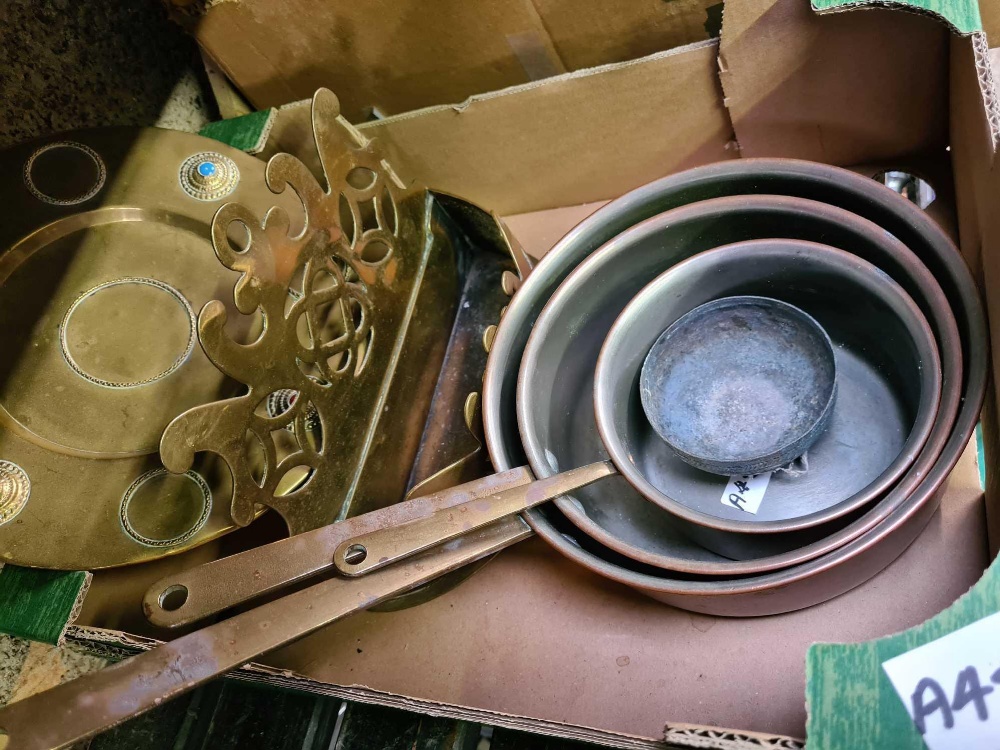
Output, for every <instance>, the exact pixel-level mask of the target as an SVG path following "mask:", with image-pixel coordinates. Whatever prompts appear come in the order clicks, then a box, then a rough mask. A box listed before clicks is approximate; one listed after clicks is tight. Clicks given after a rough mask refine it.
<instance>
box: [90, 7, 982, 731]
mask: <svg viewBox="0 0 1000 750" xmlns="http://www.w3.org/2000/svg"><path fill="white" fill-rule="evenodd" d="M817 4H821V5H823V6H824V7H826V6H830V5H831V4H832V3H830V2H823V3H817ZM230 5H239V4H229V3H225V4H219V5H218V6H217V7H219V8H222V7H225V6H230ZM250 5H251V7H255V6H254V5H253V4H250ZM951 20H952V23H954V24H955V26H957V30H958V31H960V32H965V33H964V34H960V33H955V29H949V28H948V27H947V26H946V25H945V24H944V23H942V21H941V19H939V18H935V17H929V16H927V15H916V14H909V13H903V12H899V11H891V10H883V9H870V10H865V11H863V12H862V11H854V12H849V13H836V14H824V15H817V14H816V13H814V12H813V11H812V10H811V9H810V8H809V6H808V5H807V3H806V2H805V1H804V0H738V1H733V2H730V3H729V4H728V5H727V6H726V9H725V15H724V21H723V28H722V37H721V40H720V42H718V43H717V42H715V41H707V42H699V43H695V44H692V45H689V46H686V47H681V48H677V49H672V50H669V51H665V52H658V53H656V54H652V55H649V56H647V57H644V58H639V59H635V60H630V61H628V62H625V63H618V64H612V65H606V66H602V67H598V68H593V69H588V70H582V71H578V72H575V73H567V74H564V75H561V76H557V77H553V78H549V79H547V80H544V81H539V82H535V83H530V84H526V85H521V86H516V87H514V88H510V89H505V90H501V91H496V92H493V93H488V94H483V95H479V96H474V97H472V98H470V99H468V100H466V101H464V102H463V103H462V104H459V105H454V106H438V107H432V108H429V109H424V110H420V111H416V112H410V113H406V114H402V115H398V116H395V117H391V118H388V119H385V120H382V121H379V122H374V123H369V124H367V125H365V126H364V130H365V132H366V133H367V134H368V135H374V136H377V137H378V138H380V139H381V140H382V141H383V142H384V143H386V144H387V145H388V146H389V147H390V148H391V149H392V150H393V151H394V152H395V160H394V164H396V167H397V172H398V173H399V174H401V175H402V176H403V177H404V179H410V180H418V181H420V182H423V183H426V184H428V185H433V186H434V187H436V188H438V189H442V190H445V191H448V192H452V193H456V194H459V195H462V196H464V197H466V198H468V199H470V200H472V201H474V202H477V203H480V204H481V205H484V206H488V207H491V208H494V209H496V210H498V211H499V212H501V213H503V214H506V215H507V216H508V217H509V220H508V221H509V225H510V226H511V228H512V229H513V231H514V233H515V234H516V235H517V236H518V238H519V239H520V240H521V241H522V242H523V243H524V244H525V246H526V248H527V249H528V250H529V252H532V253H533V254H535V255H540V254H542V253H544V251H545V250H547V249H548V248H549V247H551V245H552V244H553V243H554V242H555V241H556V240H557V239H558V238H559V237H560V236H561V234H562V233H563V232H564V231H565V230H566V229H568V228H569V227H570V226H572V224H573V223H575V222H576V221H578V220H579V219H580V218H582V217H584V216H586V215H587V214H588V213H589V212H590V211H592V210H594V208H595V207H596V205H595V204H599V203H600V202H603V201H606V200H609V199H613V198H614V197H616V196H618V195H620V194H622V193H623V192H625V191H627V190H629V189H631V188H634V187H637V186H639V185H641V184H643V183H645V182H648V181H649V180H652V179H654V178H657V177H660V176H663V175H666V174H670V173H672V172H675V171H677V170H679V169H683V168H686V167H689V166H694V165H697V164H703V163H708V162H711V161H716V160H719V159H726V158H739V157H740V156H741V155H742V156H758V155H768V156H797V157H803V158H811V159H816V160H818V161H826V162H830V163H834V164H841V165H858V164H877V165H882V166H883V167H893V166H904V167H905V166H906V165H912V164H921V163H930V164H940V163H942V162H943V163H944V164H945V169H944V170H943V171H940V172H937V173H935V174H936V176H935V177H934V179H935V180H936V182H935V183H934V187H935V188H936V189H937V191H938V194H939V200H940V201H941V205H939V207H938V208H939V209H940V208H942V207H943V206H944V204H946V203H948V202H949V196H950V195H951V194H952V193H953V194H954V209H955V212H956V217H955V219H954V220H953V221H949V220H948V219H947V211H945V212H944V213H943V214H940V215H941V216H943V217H944V219H943V223H944V224H945V226H949V224H950V225H951V226H952V227H957V229H958V233H959V235H960V239H961V247H962V251H963V253H964V254H965V256H966V258H967V260H968V261H969V263H970V266H971V267H972V268H973V269H974V270H975V272H976V273H977V274H978V275H979V276H980V277H981V279H982V280H983V282H984V285H985V287H984V288H985V289H986V292H987V302H988V307H989V312H990V319H991V322H992V327H993V330H1000V327H998V326H1000V321H997V320H996V319H995V318H996V316H997V315H998V314H1000V300H998V299H997V294H998V293H1000V292H998V290H1000V284H997V283H996V279H997V277H998V274H1000V268H998V260H997V259H998V258H1000V212H998V211H996V209H995V206H996V205H997V201H998V199H1000V175H998V171H997V169H996V166H995V150H996V146H997V141H998V133H1000V117H998V111H997V103H996V98H995V93H994V89H993V79H992V72H991V62H997V61H998V58H1000V55H997V54H993V55H991V53H990V50H989V47H988V39H987V36H986V35H985V34H983V33H981V32H975V33H969V32H971V31H972V29H973V27H974V26H975V19H972V20H971V21H970V19H969V18H967V17H961V18H958V19H957V20H956V19H955V18H952V19H951ZM986 22H987V28H991V27H996V26H997V25H998V24H997V15H996V14H995V13H994V14H993V15H989V14H987V17H986ZM998 30H1000V29H998ZM280 77H281V76H280V75H278V76H276V79H280ZM307 123H308V108H307V107H306V106H305V105H295V106H291V107H288V108H285V109H282V110H280V111H279V112H278V116H277V118H276V121H275V123H274V126H273V129H272V131H271V140H270V142H269V144H268V148H267V151H268V152H274V151H276V150H290V151H292V152H296V153H298V154H300V155H302V156H303V158H308V157H309V155H310V153H311V151H310V146H309V140H308V136H307V127H308V126H307ZM946 149H950V150H946ZM949 157H950V170H949V169H947V166H948V164H947V162H948V160H949ZM868 169H871V168H870V167H869V168H868ZM948 174H951V175H952V177H951V178H950V179H951V180H953V185H951V184H948V182H949V178H948V177H947V175H948ZM928 176H930V173H928ZM952 188H953V190H952ZM580 204H589V205H580ZM993 352H994V353H993V356H994V362H996V357H997V356H1000V346H995V347H994V350H993ZM994 397H995V394H994V393H991V394H988V401H989V402H990V405H989V406H990V408H989V409H988V415H991V414H992V413H993V411H992V409H993V400H994ZM985 437H986V445H987V457H988V460H991V457H992V456H993V455H995V446H996V445H997V440H996V438H997V435H996V424H995V420H992V419H990V420H988V421H987V424H986V429H985ZM990 465H992V463H990ZM993 481H995V477H993V476H992V475H990V482H991V483H990V484H989V486H988V488H987V492H986V500H987V502H986V503H985V509H984V501H983V498H984V495H983V492H982V491H981V489H980V484H979V474H978V471H977V467H976V457H975V451H974V450H973V449H970V450H969V451H967V452H966V453H965V455H964V456H963V458H962V460H961V461H960V462H959V464H958V466H957V468H956V469H955V471H954V472H953V474H952V477H951V480H950V483H949V485H948V487H947V489H946V491H945V492H944V495H943V499H942V507H941V510H940V511H939V512H938V513H937V514H936V515H935V516H934V518H932V520H931V522H930V524H929V525H928V527H927V528H926V529H925V531H924V532H923V533H922V534H921V535H920V537H919V539H918V541H917V543H915V544H913V545H912V546H911V547H910V548H909V549H908V550H906V552H905V553H903V555H902V556H901V557H899V558H898V559H897V560H896V561H895V562H894V563H893V564H891V565H890V566H889V567H888V568H887V569H886V570H885V571H883V572H882V573H881V574H879V575H877V576H875V577H874V578H873V579H871V580H870V581H869V582H868V583H866V584H864V585H863V586H861V587H859V588H857V589H855V590H854V591H851V592H849V593H848V594H845V595H843V596H841V597H838V598H836V599H834V600H832V601H830V602H827V603H825V604H822V605H819V606H816V607H812V608H810V609H807V610H803V611H800V612H795V613H791V614H787V615H780V616H775V617H769V618H760V619H722V618H713V617H707V616H703V615H696V614H691V613H687V612H682V611H680V610H676V609H672V608H669V607H666V606H664V605H662V604H658V603H656V602H653V601H651V600H648V599H646V598H644V597H643V596H642V595H640V594H638V593H635V592H633V591H631V590H629V589H626V588H623V587H621V586H618V585H616V584H613V583H611V582H609V581H606V580H604V579H602V578H599V577H597V576H595V575H593V574H591V573H589V572H587V571H585V570H582V569H580V568H578V567H576V566H573V565H572V564H571V563H569V562H568V561H566V560H564V559H562V558H561V557H560V556H559V555H558V554H557V553H556V552H554V551H553V550H551V549H549V548H548V547H546V546H545V545H544V544H543V543H541V542H540V541H538V540H531V541H528V542H525V543H523V544H520V545H518V546H516V547H514V548H512V549H510V550H508V551H506V552H504V553H502V554H501V555H499V556H498V558H497V559H496V560H494V561H493V562H491V563H490V564H489V565H487V566H486V567H485V569H484V570H483V571H482V572H480V573H478V574H476V575H475V576H473V577H472V578H471V579H470V580H469V581H467V582H466V583H464V584H463V585H462V586H460V587H459V588H457V589H455V590H453V591H451V592H450V593H448V594H446V595H444V596H441V597H440V598H438V599H436V600H434V601H432V602H430V603H428V604H425V605H421V606H419V607H417V608H414V609H410V610H405V611H401V612H395V613H385V614H382V613H364V614H360V615H357V616H355V617H353V618H350V619H348V620H346V621H344V622H341V623H338V624H336V625H333V626H331V627H329V628H327V629H325V630H323V631H321V632H319V633H317V634H315V635H313V636H311V637H309V638H307V639H304V640H302V641H300V642H298V643H296V644H293V645H291V646H289V647H287V648H285V649H282V650H280V651H278V652H276V653H274V654H271V655H269V656H268V657H267V658H266V659H265V660H264V661H265V663H266V665H267V666H266V667H263V666H259V667H250V668H246V669H244V670H242V672H241V673H242V674H243V676H245V677H247V678H248V679H264V680H268V681H271V682H278V683H281V684H290V685H295V686H297V687H300V688H304V689H308V690H315V691H318V692H326V693H330V694H334V695H341V696H345V697H349V698H351V699H353V700H361V701H371V702H375V703H383V704H386V705H393V706H401V707H406V708H410V709H413V710H418V711H423V712H426V713H430V714H434V715H444V716H452V717H456V718H463V719H473V720H477V721H482V722H485V723H490V724H495V725H501V726H509V727H515V728H529V729H531V730H533V731H537V732H542V733H548V734H552V735H558V736H564V737H571V738H580V739H589V740H591V741H596V742H602V743H604V744H612V745H618V746H622V747H654V746H658V747H662V746H663V745H662V744H661V743H662V740H663V738H664V736H665V735H664V725H666V724H670V725H671V728H669V729H668V730H667V734H666V737H667V738H668V739H669V740H670V741H671V742H673V743H677V744H687V745H689V746H698V747H718V748H724V747H736V746H749V745H751V744H753V743H756V744H755V745H754V746H760V745H762V744H763V745H765V746H767V745H773V746H782V747H792V746H795V742H794V740H792V739H790V737H801V736H802V735H803V732H804V720H805V706H804V697H803V696H804V692H803V686H804V671H803V670H804V656H805V651H806V648H807V647H808V645H809V644H810V643H812V642H814V641H856V640H862V639H868V638H873V637H877V636H880V635H885V634H888V633H891V632H895V631H898V630H901V629H903V628H906V627H909V626H912V625H915V624H917V623H919V622H921V621H922V620H924V619H926V618H927V617H929V616H931V615H933V614H934V613H936V612H938V611H940V610H941V609H943V608H944V607H946V606H947V605H948V604H949V603H950V602H952V601H953V600H954V599H955V598H956V597H957V596H959V595H960V594H961V593H963V592H964V591H966V590H967V589H968V588H969V586H971V585H972V583H974V582H975V580H976V579H977V578H978V577H979V575H980V574H981V572H982V570H983V569H984V567H985V566H986V565H987V563H988V561H989V559H990V554H989V552H988V548H987V528H988V527H990V528H995V527H996V523H997V522H996V515H997V514H996V509H997V507H998V506H997V503H998V502H1000V496H998V495H997V494H996V492H995V488H994V486H993V484H992V482H993ZM987 510H989V511H993V513H992V514H990V515H989V519H990V520H989V522H988V521H987V515H988V514H987ZM993 539H994V540H996V539H997V536H995V535H994V537H993ZM218 552H219V550H218V548H217V546H215V545H207V546H206V547H203V548H200V549H198V550H195V551H193V552H192V553H190V554H188V555H184V556H181V557H178V558H173V559H167V560H163V561H162V562H160V563H157V564H155V565H148V566H142V567H140V568H135V569H131V570H122V571H108V572H103V573H98V574H97V575H95V577H94V582H93V586H92V589H91V593H90V595H89V596H88V598H87V600H86V601H85V603H84V608H83V612H82V614H81V616H80V620H79V625H80V627H77V628H76V629H75V630H73V631H72V633H71V635H72V637H74V638H75V639H78V640H80V639H83V640H87V641H88V642H89V643H91V644H92V646H93V645H94V644H99V643H104V644H105V645H107V646H108V647H114V648H126V649H129V648H131V649H135V648H144V647H148V645H149V644H150V641H145V640H143V638H142V637H140V636H148V637H159V638H162V637H165V634H164V633H162V632H155V631H153V630H152V629H151V628H150V627H149V625H148V624H146V623H145V622H144V621H143V619H142V616H141V613H140V612H139V611H138V609H137V608H136V607H134V603H135V602H136V601H138V599H139V596H140V594H141V592H142V591H143V590H144V589H145V587H146V586H147V585H148V584H150V583H152V582H153V581H154V580H156V579H158V578H159V577H161V576H163V575H165V574H166V573H168V572H169V571H171V570H177V569H182V568H186V567H189V566H191V565H194V564H197V563H198V562H201V561H203V560H205V559H209V558H211V557H212V556H213V555H216V554H218ZM122 602H128V603H129V606H128V607H124V606H123V604H122ZM94 627H97V628H107V629H114V630H113V631H112V630H104V631H95V630H92V629H90V628H94ZM121 631H126V632H128V633H131V634H132V635H126V634H125V633H123V632H121ZM95 647H96V646H95ZM678 724H683V725H699V726H696V727H694V728H692V727H690V726H681V727H679V728H678V727H677V725H678ZM713 727H736V728H739V731H735V732H720V731H714V730H713V729H712V728H713ZM753 732H758V733H765V734H766V736H765V737H760V736H756V737H750V736H749V733H753ZM741 737H744V738H748V739H741Z"/></svg>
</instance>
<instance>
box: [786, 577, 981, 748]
mask: <svg viewBox="0 0 1000 750" xmlns="http://www.w3.org/2000/svg"><path fill="white" fill-rule="evenodd" d="M997 611H1000V562H998V561H994V562H993V564H992V565H990V567H989V568H988V569H987V571H986V573H985V574H984V575H983V577H982V578H981V579H980V580H979V582H978V583H976V585H975V586H973V587H972V588H971V589H970V590H969V592H968V593H966V594H965V595H964V596H962V597H961V598H959V599H958V600H957V601H956V602H955V603H954V604H952V605H951V606H950V607H948V609H946V610H944V611H943V612H941V613H939V614H937V615H935V616H934V617H932V618H931V619H930V620H928V621H927V622H925V623H923V624H921V625H917V626H915V627H913V628H911V629H909V630H906V631H904V632H902V633H897V634H896V635H891V636H886V637H885V638H880V639H878V640H874V641H868V642H867V643H818V644H815V645H813V646H812V647H811V648H810V649H809V652H808V653H807V654H806V707H807V710H808V713H809V717H808V720H807V723H806V737H807V742H806V747H807V748H808V750H841V748H851V749H852V750H876V749H878V748H888V747H891V748H894V749H896V748H898V749H899V750H910V749H911V748H912V750H919V749H920V748H923V747H924V743H923V740H922V739H921V738H920V734H919V733H918V732H917V729H916V727H914V725H913V722H912V721H910V717H909V714H908V713H907V711H906V707H905V706H904V705H903V702H902V701H901V700H900V699H899V696H898V695H897V694H896V691H895V690H894V689H893V687H892V683H891V682H890V681H889V678H888V676H886V674H885V671H884V670H883V669H882V663H883V662H884V661H886V660H887V659H891V658H892V657H894V656H899V655H900V654H903V653H905V652H907V651H910V650H912V649H914V648H917V647H918V646H923V645H924V644H926V643H930V642H931V641H934V640H937V639H938V638H941V637H943V636H945V635H948V634H949V633H952V632H954V631H956V630H958V629H959V628H963V627H965V626H966V625H971V624H972V623H974V622H976V621H977V620H981V619H982V618H984V617H986V616H988V615H991V614H994V613H995V612H997Z"/></svg>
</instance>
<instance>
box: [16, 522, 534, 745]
mask: <svg viewBox="0 0 1000 750" xmlns="http://www.w3.org/2000/svg"><path fill="white" fill-rule="evenodd" d="M530 535H531V530H530V529H529V528H528V526H527V524H525V523H524V521H522V520H521V519H520V518H517V517H512V518H506V519H504V520H502V521H499V522H497V523H495V524H493V525H491V526H487V527H486V528H483V529H480V530H479V531H474V532H472V533H471V534H468V535H466V536H463V537H460V538H459V539H457V540H454V541H452V542H451V543H449V544H445V545H442V546H441V547H438V548H436V549H434V550H433V551H431V552H427V553H425V554H423V555H419V556H416V557H414V558H412V559H409V560H405V561H403V562H400V563H397V564H396V565H393V566H391V567H387V568H384V569H383V570H380V571H377V572H375V573H372V574H370V575H366V576H362V577H360V578H349V579H345V578H333V579H330V580H328V581H324V582H322V583H318V584H316V585H314V586H311V587H309V588H307V589H303V590H302V591H299V592H296V593H294V594H290V595H288V596H285V597H282V598H281V599H276V600H275V601H273V602H269V603H268V604H265V605H263V606H260V607H257V608H255V609H252V610H249V611H247V612H244V613H242V614H239V615H237V616H235V617H232V618H230V619H228V620H224V621H222V622H219V623H216V624H214V625H210V626H209V627H206V628H203V629H202V630H198V631H196V632H194V633H191V634H189V635H185V636H183V637H181V638H178V639H177V640H175V641H171V642H170V643H165V644H163V645H161V646H157V647H156V648H154V649H152V650H150V651H147V652H146V653H144V654H140V655H138V656H133V657H131V658H129V659H126V660H125V661H123V662H120V663H118V664H115V665H112V666H110V667H108V668H107V669H103V670H101V671H99V672H91V673H90V674H87V675H84V676H83V677H80V678H78V679H75V680H73V681H71V682H67V683H64V684H62V685H60V686H58V687H56V688H53V689H52V690H47V691H45V692H43V693H38V694H36V695H33V696H31V697H29V698H25V699H23V700H20V701H17V702H16V703H12V704H10V705H8V706H7V707H6V708H4V709H2V710H0V750H53V749H54V748H64V747H68V746H70V745H72V744H73V743H75V742H79V741H81V740H84V739H86V738H88V737H92V736H93V735H95V734H97V733H98V732H102V731H104V730H107V729H110V728H111V727H114V726H116V725H118V724H120V723H121V722H123V721H125V720H126V719H129V718H131V717H133V716H137V715H139V714H141V713H144V712H146V711H149V710H151V709H152V708H155V707H156V706H158V705H160V704H161V703H163V702H164V701H168V700H170V699H172V698H176V697H177V696H179V695H181V694H183V693H185V692H187V691H189V690H192V689H194V688H196V687H197V686H199V685H201V684H203V683H205V682H207V681H208V680H211V679H212V678H213V677H217V676H219V675H221V674H224V673H225V672H228V671H229V670H232V669H235V668H236V667H239V666H241V665H243V664H246V663H247V662H249V661H251V660H253V659H255V658H257V657H258V656H260V655H262V654H265V653H267V652H269V651H272V650H274V649H276V648H278V647H280V646H283V645H285V644H286V643H289V642H291V641H294V640H296V639H298V638H302V637H303V636H306V635H308V634H309V633H312V632H313V631H315V630H318V629H319V628H321V627H323V626H325V625H329V624H330V623H332V622H335V621H337V620H339V619H341V618H343V617H346V616H347V615H350V614H352V613H354V612H358V611H360V610H364V609H368V608H369V607H372V606H374V605H376V604H378V603H379V602H382V601H384V600H386V599H388V598H390V597H392V596H394V595H396V594H400V593H403V592H405V591H409V590H410V589H413V588H416V587H417V586H419V585H421V584H423V583H426V582H427V581H429V580H431V579H433V578H437V577H438V576H441V575H444V574H445V573H448V572H450V571H452V570H455V569H456V568H459V567H461V566H463V565H466V564H468V563H471V562H474V561H476V560H479V559H481V558H483V557H486V556H487V555H491V554H493V553H494V552H498V551H499V550H502V549H504V548H505V547H509V546H510V545H512V544H515V543H516V542H519V541H520V540H522V539H524V538H526V537H528V536H530ZM53 708H55V709H56V710H53Z"/></svg>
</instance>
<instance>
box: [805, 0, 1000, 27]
mask: <svg viewBox="0 0 1000 750" xmlns="http://www.w3.org/2000/svg"><path fill="white" fill-rule="evenodd" d="M812 7H813V10H815V11H816V12H818V13H839V12H841V11H845V10H854V9H856V8H862V9H871V8H892V9H894V10H900V11H906V12H909V13H917V14H919V15H927V16H930V17H932V18H935V19H937V20H938V21H941V22H942V23H945V24H947V25H948V26H950V27H951V29H952V31H954V32H955V33H956V34H963V35H964V34H971V33H973V32H975V31H982V29H983V21H982V18H981V17H980V14H979V2H978V0H946V1H945V2H942V0H812Z"/></svg>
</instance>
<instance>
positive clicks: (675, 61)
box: [262, 40, 737, 214]
mask: <svg viewBox="0 0 1000 750" xmlns="http://www.w3.org/2000/svg"><path fill="white" fill-rule="evenodd" d="M716 54H717V43H716V42H715V41H714V40H709V41H706V42H699V43H697V44H692V45H689V46H687V47H682V48H679V49H675V50H670V51H669V52H660V53H657V54H655V55H650V56H648V57H644V58H642V59H640V60H634V61H631V62H627V63H618V64H614V65H605V66H602V67H599V68H591V69H588V70H582V71H577V72H575V73H567V74H564V75H561V76H557V77H555V78H549V79H547V80H545V81H539V82H537V83H531V84H525V85H522V86H516V87H512V88H507V89H504V90H501V91H497V92H494V93H491V94H484V95H479V96H474V97H471V98H469V99H467V100H465V101H464V102H463V103H462V104H458V105H453V106H439V107H432V108H428V109H423V110H419V111H417V112H410V113H407V114H404V115H398V116H396V117H390V118H387V119H385V120H381V121H378V122H372V123H366V124H364V125H362V126H360V128H359V129H360V130H361V131H362V132H363V133H364V134H365V135H366V136H368V137H369V138H377V139H378V140H379V141H380V142H381V143H383V144H385V145H386V146H387V147H388V148H389V149H390V152H391V153H392V154H393V164H395V165H396V171H397V172H398V173H399V174H400V175H401V176H402V178H403V179H404V180H412V179H416V180H419V181H421V182H422V183H423V184H426V185H430V186H432V187H433V188H434V189H436V190H442V191H445V192H448V193H452V194H454V195H461V196H462V197H463V198H466V199H467V200H470V201H472V202H473V203H476V204H478V205H481V206H489V207H490V209H492V210H494V211H496V212H497V213H500V214H514V213H524V212H527V211H537V210H542V209H547V208H555V207H558V206H568V205H574V204H579V203H589V202H593V201H599V200H609V199H611V198H614V197H616V196H618V195H621V194H622V193H624V192H627V191H628V190H631V189H633V188H636V187H638V186H639V185H642V184H644V183H646V182H649V181H651V180H654V179H656V178H657V177H660V176H662V175H664V174H669V173H670V172H675V171H678V170H681V169H686V168H687V167H693V166H697V165H700V164H707V163H709V162H714V161H721V160H723V159H727V158H735V157H736V156H737V154H736V152H735V150H734V149H732V148H731V147H730V144H731V140H732V129H731V125H730V122H729V116H728V114H727V113H726V110H725V107H723V105H722V96H721V91H720V90H719V85H718V78H717V74H716ZM307 128H308V108H306V107H302V106H299V105H296V106H292V107H288V108H283V109H280V110H278V114H277V117H276V119H275V123H274V126H273V128H272V131H271V132H272V137H271V139H270V142H269V144H268V147H267V149H265V151H264V153H263V154H262V156H263V157H264V158H266V157H267V156H270V155H271V154H273V153H276V152H278V151H282V150H287V151H290V152H291V153H295V154H304V155H306V156H307V157H309V155H310V153H311V151H312V149H311V148H309V146H308V144H309V143H310V141H308V140H306V134H307V132H308V130H307ZM313 158H314V157H313ZM307 163H308V162H307Z"/></svg>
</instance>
